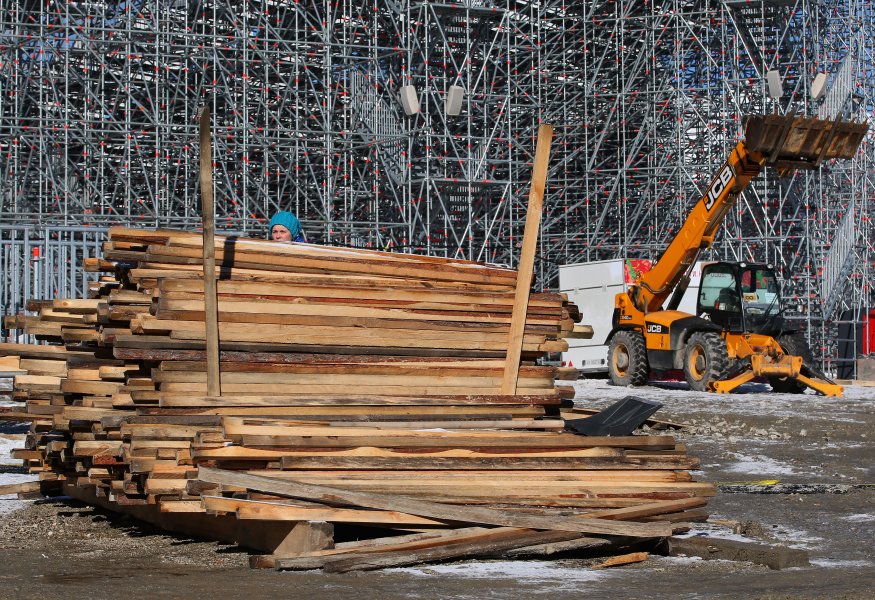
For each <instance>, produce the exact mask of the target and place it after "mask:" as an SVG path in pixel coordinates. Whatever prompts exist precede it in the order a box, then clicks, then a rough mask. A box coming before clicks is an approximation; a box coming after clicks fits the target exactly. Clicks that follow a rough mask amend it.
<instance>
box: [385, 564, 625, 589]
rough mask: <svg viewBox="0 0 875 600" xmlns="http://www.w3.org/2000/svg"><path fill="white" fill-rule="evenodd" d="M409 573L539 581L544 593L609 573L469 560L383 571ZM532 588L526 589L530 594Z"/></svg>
mask: <svg viewBox="0 0 875 600" xmlns="http://www.w3.org/2000/svg"><path fill="white" fill-rule="evenodd" d="M391 571H395V572H399V573H408V574H412V575H419V576H441V577H454V578H464V577H468V578H471V579H508V580H514V581H520V582H524V583H526V584H538V585H539V586H540V589H541V590H542V591H543V593H553V592H556V591H557V590H579V589H580V584H581V583H586V582H591V581H595V580H597V579H599V578H602V577H605V576H608V574H607V573H606V572H605V571H593V570H590V569H581V568H571V567H563V566H561V564H557V563H556V562H547V561H535V560H533V561H500V560H497V561H471V562H465V563H454V564H447V565H431V566H427V567H408V568H404V569H389V570H387V571H386V572H387V573H388V572H391ZM532 591H533V590H531V589H529V590H527V593H531V592H532Z"/></svg>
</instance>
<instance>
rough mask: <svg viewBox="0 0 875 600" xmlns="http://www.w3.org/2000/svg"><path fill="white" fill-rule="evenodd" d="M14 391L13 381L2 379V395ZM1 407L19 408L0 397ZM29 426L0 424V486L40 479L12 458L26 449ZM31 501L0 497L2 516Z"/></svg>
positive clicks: (11, 496) (14, 497)
mask: <svg viewBox="0 0 875 600" xmlns="http://www.w3.org/2000/svg"><path fill="white" fill-rule="evenodd" d="M11 389H12V380H11V379H0V393H2V392H8V391H10V390H11ZM0 406H17V407H20V406H21V403H19V402H13V401H12V400H11V399H9V398H8V397H5V398H4V397H3V396H0ZM27 429H28V426H27V425H26V424H23V423H11V422H5V423H4V422H0V485H10V484H14V483H23V482H27V481H36V480H37V479H38V477H37V476H36V475H31V474H29V473H25V472H24V468H23V467H22V465H21V461H20V460H17V459H14V458H12V455H11V452H12V450H14V449H15V448H24V437H25V434H26V433H27ZM30 502H31V501H30V500H19V499H18V498H17V496H16V495H15V494H6V495H0V514H5V513H9V512H12V511H15V510H18V509H20V508H24V507H25V506H27V505H28V504H29V503H30Z"/></svg>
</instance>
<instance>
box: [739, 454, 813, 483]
mask: <svg viewBox="0 0 875 600" xmlns="http://www.w3.org/2000/svg"><path fill="white" fill-rule="evenodd" d="M731 456H733V457H734V458H736V459H737V460H736V461H735V462H733V463H729V464H727V465H723V469H725V470H726V471H733V472H736V473H757V474H758V475H759V476H761V477H763V478H764V479H766V478H770V477H774V476H776V475H794V474H796V473H798V471H797V470H796V469H794V468H793V467H791V466H790V465H786V464H784V463H782V462H779V461H777V460H774V459H772V458H767V457H765V456H747V455H744V454H741V453H738V452H733V453H731Z"/></svg>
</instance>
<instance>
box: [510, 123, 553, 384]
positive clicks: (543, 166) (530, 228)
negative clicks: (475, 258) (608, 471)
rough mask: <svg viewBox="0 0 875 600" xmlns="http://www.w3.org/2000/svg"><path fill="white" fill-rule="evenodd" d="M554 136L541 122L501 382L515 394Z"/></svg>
mask: <svg viewBox="0 0 875 600" xmlns="http://www.w3.org/2000/svg"><path fill="white" fill-rule="evenodd" d="M552 140H553V126H552V125H541V126H540V127H539V128H538V144H537V146H536V148H535V164H534V166H533V168H532V188H531V190H530V191H529V206H528V209H527V210H526V227H525V230H524V232H523V246H522V249H521V250H520V263H519V269H518V271H517V280H516V295H515V296H514V302H513V315H512V316H511V319H510V336H509V338H508V343H507V358H506V359H505V362H504V379H503V381H502V383H501V393H502V394H516V386H517V379H518V378H519V369H520V355H521V354H522V349H523V333H524V332H525V329H526V313H527V312H528V309H529V288H530V287H531V286H532V274H533V273H534V268H535V249H536V247H537V245H538V231H539V229H540V227H541V209H542V208H543V205H544V187H545V186H546V184H547V163H548V162H549V159H550V142H551V141H552Z"/></svg>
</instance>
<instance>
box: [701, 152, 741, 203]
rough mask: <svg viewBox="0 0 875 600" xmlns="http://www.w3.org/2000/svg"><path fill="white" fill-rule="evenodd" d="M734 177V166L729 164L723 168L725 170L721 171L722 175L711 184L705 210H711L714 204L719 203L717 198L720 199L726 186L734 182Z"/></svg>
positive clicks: (706, 197)
mask: <svg viewBox="0 0 875 600" xmlns="http://www.w3.org/2000/svg"><path fill="white" fill-rule="evenodd" d="M733 175H734V173H733V171H732V165H730V164H728V163H727V164H726V166H725V167H723V170H722V171H720V175H718V176H717V178H716V179H714V182H713V183H712V184H711V189H710V190H708V195H707V196H705V208H706V209H707V210H711V208H712V207H713V206H714V203H715V202H717V198H719V197H720V194H722V193H723V190H725V189H726V186H727V184H728V183H729V182H730V181H731V180H732V176H733Z"/></svg>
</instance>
